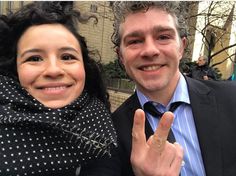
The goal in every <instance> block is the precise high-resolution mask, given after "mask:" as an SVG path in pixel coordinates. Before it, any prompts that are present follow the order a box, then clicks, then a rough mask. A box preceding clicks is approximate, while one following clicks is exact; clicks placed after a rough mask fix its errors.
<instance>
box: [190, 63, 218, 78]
mask: <svg viewBox="0 0 236 176" xmlns="http://www.w3.org/2000/svg"><path fill="white" fill-rule="evenodd" d="M189 76H190V77H191V78H194V79H203V77H204V76H208V78H209V79H212V80H216V74H215V73H214V71H213V70H212V68H211V67H209V66H208V65H203V66H196V67H194V68H193V69H192V71H191V73H190V75H189Z"/></svg>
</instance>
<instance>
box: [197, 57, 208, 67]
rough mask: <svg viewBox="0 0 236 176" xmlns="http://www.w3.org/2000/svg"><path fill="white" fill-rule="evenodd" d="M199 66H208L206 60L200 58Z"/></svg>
mask: <svg viewBox="0 0 236 176" xmlns="http://www.w3.org/2000/svg"><path fill="white" fill-rule="evenodd" d="M197 64H198V65H199V66H203V65H205V64H206V61H205V60H204V58H202V57H199V59H198V61H197Z"/></svg>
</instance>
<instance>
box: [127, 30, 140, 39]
mask: <svg viewBox="0 0 236 176" xmlns="http://www.w3.org/2000/svg"><path fill="white" fill-rule="evenodd" d="M141 35H143V32H142V31H139V30H137V31H132V32H130V33H128V34H126V35H125V36H124V41H125V40H126V39H127V38H129V37H139V36H141Z"/></svg>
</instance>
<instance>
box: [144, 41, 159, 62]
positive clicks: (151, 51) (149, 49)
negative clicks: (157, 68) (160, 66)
mask: <svg viewBox="0 0 236 176" xmlns="http://www.w3.org/2000/svg"><path fill="white" fill-rule="evenodd" d="M159 53H160V51H159V48H158V46H157V44H156V41H155V40H154V39H153V38H148V39H146V40H145V42H144V45H143V49H142V51H141V56H142V57H145V58H152V57H154V56H158V55H159Z"/></svg>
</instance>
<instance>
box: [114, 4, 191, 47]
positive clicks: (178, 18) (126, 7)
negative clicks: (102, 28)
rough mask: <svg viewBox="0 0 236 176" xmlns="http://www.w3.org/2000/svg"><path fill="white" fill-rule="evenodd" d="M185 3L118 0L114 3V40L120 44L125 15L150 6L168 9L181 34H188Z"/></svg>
mask: <svg viewBox="0 0 236 176" xmlns="http://www.w3.org/2000/svg"><path fill="white" fill-rule="evenodd" d="M182 5H184V4H183V3H182V2H179V1H116V2H114V3H113V6H112V10H113V13H114V24H113V29H114V32H113V34H112V38H111V39H112V42H113V44H114V45H115V47H119V46H120V42H121V41H120V40H121V36H120V31H119V30H120V25H121V23H123V22H124V20H125V17H126V16H127V15H129V14H132V13H137V12H140V11H144V12H145V11H147V10H148V9H149V8H158V9H162V10H164V11H166V12H167V13H169V14H170V15H172V16H173V18H174V19H175V25H176V28H177V30H178V32H179V36H180V37H181V38H182V37H185V36H186V35H187V30H188V28H187V25H186V23H185V18H184V16H185V13H186V12H184V11H183V8H181V6H182Z"/></svg>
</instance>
